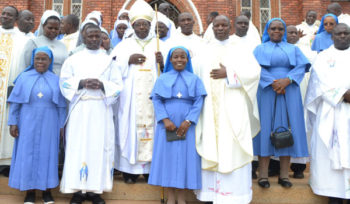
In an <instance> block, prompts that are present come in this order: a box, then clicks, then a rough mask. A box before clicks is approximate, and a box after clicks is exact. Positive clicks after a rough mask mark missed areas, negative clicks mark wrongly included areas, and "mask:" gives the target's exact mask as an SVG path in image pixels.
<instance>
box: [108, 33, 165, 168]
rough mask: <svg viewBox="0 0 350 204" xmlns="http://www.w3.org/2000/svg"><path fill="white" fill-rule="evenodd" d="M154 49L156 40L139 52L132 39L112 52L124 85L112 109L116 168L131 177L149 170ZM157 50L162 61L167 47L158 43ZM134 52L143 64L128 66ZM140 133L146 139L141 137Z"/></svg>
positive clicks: (153, 120)
mask: <svg viewBox="0 0 350 204" xmlns="http://www.w3.org/2000/svg"><path fill="white" fill-rule="evenodd" d="M156 49H157V42H156V39H155V38H152V39H150V41H149V42H148V43H147V44H146V45H145V47H144V49H142V46H141V45H140V44H139V43H138V42H137V40H136V37H135V36H133V37H131V38H127V39H125V40H123V41H122V42H121V43H119V44H118V45H117V46H116V47H115V48H114V50H113V51H112V53H111V56H112V57H116V59H117V61H118V63H117V64H118V68H119V69H120V70H121V72H122V77H123V83H124V89H123V91H122V92H121V93H120V99H119V105H118V107H114V110H117V112H115V113H114V114H115V117H118V120H117V126H118V127H117V128H116V129H118V133H117V135H116V138H117V142H116V156H115V168H116V169H118V170H119V171H122V172H126V173H130V174H148V173H149V170H150V161H151V156H152V147H153V136H154V131H155V119H154V111H153V104H152V101H151V100H150V99H149V97H150V95H151V91H152V88H153V85H154V82H155V80H156V78H157V76H158V74H157V73H158V71H157V65H156V60H155V52H156ZM160 49H161V52H162V54H163V57H164V62H165V60H166V58H165V56H166V53H167V49H168V48H166V47H165V46H164V44H163V43H162V42H160ZM136 53H138V54H142V55H144V56H146V62H145V63H144V64H143V65H130V66H129V65H128V61H129V58H130V56H131V55H132V54H136ZM143 133H145V134H144V135H147V136H148V138H142V137H143Z"/></svg>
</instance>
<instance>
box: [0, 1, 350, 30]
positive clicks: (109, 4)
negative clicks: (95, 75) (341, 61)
mask: <svg viewBox="0 0 350 204" xmlns="http://www.w3.org/2000/svg"><path fill="white" fill-rule="evenodd" d="M65 1H68V0H65ZM147 1H150V0H147ZM168 1H169V2H170V3H172V4H174V5H175V6H176V7H177V8H178V9H179V10H180V11H181V12H185V11H188V12H191V13H192V14H194V12H193V11H192V9H191V8H190V6H189V5H188V3H187V1H186V0H168ZM192 1H193V3H194V5H195V6H196V8H197V10H198V12H199V15H200V18H201V20H202V24H203V27H204V30H205V29H206V27H207V25H206V18H207V16H208V14H209V13H210V12H212V11H218V12H219V13H220V14H224V15H227V16H228V17H229V18H230V19H231V21H232V22H233V20H234V17H235V16H236V15H237V12H238V10H239V8H240V0H192ZM255 1H256V2H255ZM273 1H274V2H276V0H271V2H273ZM277 1H278V0H277ZM279 1H280V3H279V6H274V9H275V11H273V12H272V15H273V16H272V17H275V15H278V13H279V10H280V11H281V14H280V16H281V17H282V18H283V19H284V20H285V21H286V23H287V24H299V23H300V22H301V21H303V19H304V17H305V13H306V12H307V11H308V10H310V9H312V10H315V11H316V12H317V13H318V19H321V17H322V15H324V14H325V12H326V7H327V5H328V4H329V3H331V0H279ZM50 2H51V0H0V8H1V9H2V8H3V7H4V6H6V5H14V6H16V7H17V8H18V9H19V10H23V9H29V10H31V11H32V12H33V13H34V16H35V22H36V26H37V25H38V24H39V21H40V18H41V15H42V13H43V12H44V10H45V9H50ZM83 2H84V3H83V15H82V16H83V19H84V18H85V16H86V15H87V14H88V13H89V12H91V11H93V10H100V11H101V12H102V14H103V18H104V19H103V21H104V22H103V27H105V28H106V29H108V30H111V29H112V27H113V24H114V21H115V19H116V17H117V14H118V11H119V10H120V8H121V7H122V6H123V4H124V2H125V1H124V0H84V1H83ZM254 2H255V3H254V4H255V5H257V8H255V9H254V12H259V9H258V6H259V1H258V0H254ZM131 4H132V3H131ZM131 4H130V5H129V7H130V6H131ZM340 4H341V5H342V7H343V12H345V13H350V2H341V3H340ZM277 5H278V3H277ZM45 7H46V8H45ZM252 16H253V19H254V21H255V22H258V21H259V17H258V16H259V15H258V13H257V14H256V15H255V14H253V15H252ZM257 27H259V26H257ZM195 31H196V32H197V33H198V31H199V29H198V25H197V24H196V25H195Z"/></svg>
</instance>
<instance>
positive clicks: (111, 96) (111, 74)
mask: <svg viewBox="0 0 350 204" xmlns="http://www.w3.org/2000/svg"><path fill="white" fill-rule="evenodd" d="M108 69H109V70H108V71H107V72H105V73H103V74H102V76H101V77H100V81H101V82H102V83H103V87H104V93H105V103H106V105H111V104H113V103H115V102H117V99H118V97H119V93H120V91H121V90H122V89H123V81H122V75H121V72H120V69H119V68H118V66H117V65H116V62H112V63H111V65H110V67H109V68H108Z"/></svg>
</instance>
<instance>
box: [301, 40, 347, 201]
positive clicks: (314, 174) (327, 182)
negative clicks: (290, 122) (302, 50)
mask: <svg viewBox="0 0 350 204" xmlns="http://www.w3.org/2000/svg"><path fill="white" fill-rule="evenodd" d="M349 56H350V49H347V50H344V51H341V50H337V49H336V48H334V46H333V45H332V46H331V47H330V48H329V49H327V50H325V51H323V52H321V53H320V54H319V55H318V56H317V59H316V61H315V63H314V65H313V71H312V74H311V78H310V82H309V87H308V91H307V95H306V103H305V104H306V108H307V111H308V118H309V120H308V123H309V124H308V131H311V132H312V137H311V165H310V185H311V188H312V191H313V192H314V193H315V194H317V195H322V196H330V197H337V198H343V199H350V104H349V103H346V102H344V101H343V95H344V93H345V92H346V91H347V90H349V89H350V81H349V77H348V76H349V75H350V69H349V67H348V64H349V63H348V61H349Z"/></svg>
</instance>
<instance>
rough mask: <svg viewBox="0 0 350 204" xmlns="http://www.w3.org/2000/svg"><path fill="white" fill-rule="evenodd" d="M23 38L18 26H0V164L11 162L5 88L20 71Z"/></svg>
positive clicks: (10, 141)
mask: <svg viewBox="0 0 350 204" xmlns="http://www.w3.org/2000/svg"><path fill="white" fill-rule="evenodd" d="M24 43H25V38H24V36H23V34H22V33H21V32H20V31H19V30H18V28H13V29H3V28H2V27H0V81H1V83H0V84H1V86H0V90H1V91H0V131H1V132H0V165H9V164H10V163H11V156H12V148H13V142H14V138H13V137H12V136H11V135H10V132H9V126H7V119H8V109H9V106H8V104H7V94H8V93H7V90H8V86H13V81H14V80H15V79H16V77H17V75H18V74H19V73H20V72H21V71H22V69H21V68H20V67H18V61H19V56H20V55H21V52H22V49H23V46H24Z"/></svg>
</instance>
